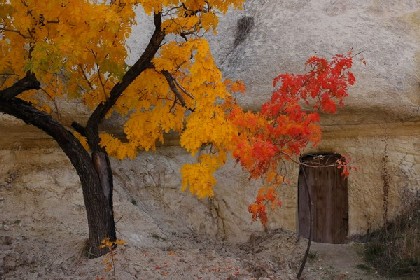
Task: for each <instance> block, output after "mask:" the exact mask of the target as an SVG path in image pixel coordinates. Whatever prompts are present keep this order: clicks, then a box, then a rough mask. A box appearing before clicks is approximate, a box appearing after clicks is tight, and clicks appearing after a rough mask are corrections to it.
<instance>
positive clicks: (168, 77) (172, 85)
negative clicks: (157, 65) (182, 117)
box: [161, 70, 195, 112]
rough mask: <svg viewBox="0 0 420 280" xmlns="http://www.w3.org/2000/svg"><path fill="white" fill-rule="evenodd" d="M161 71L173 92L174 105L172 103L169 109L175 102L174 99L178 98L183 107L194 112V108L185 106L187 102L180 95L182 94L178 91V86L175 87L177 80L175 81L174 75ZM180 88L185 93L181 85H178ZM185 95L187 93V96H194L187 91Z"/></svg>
mask: <svg viewBox="0 0 420 280" xmlns="http://www.w3.org/2000/svg"><path fill="white" fill-rule="evenodd" d="M161 73H162V75H163V76H165V78H166V81H167V82H168V84H169V87H170V88H171V90H172V92H173V93H174V94H175V101H174V105H172V107H171V110H172V108H173V107H174V106H175V102H176V100H177V99H178V100H179V102H180V103H181V106H182V107H184V108H186V109H188V110H190V111H191V112H194V111H195V110H194V109H193V108H190V107H188V106H187V104H186V103H185V99H184V97H183V96H182V94H181V93H180V92H179V90H178V87H177V82H176V80H175V79H174V77H172V75H171V74H170V73H169V72H168V71H166V70H164V71H162V72H161ZM180 89H181V90H182V91H183V92H184V93H186V91H185V90H184V89H183V88H181V87H180ZM187 95H188V96H189V97H191V98H194V97H193V96H192V95H190V94H189V93H188V94H187Z"/></svg>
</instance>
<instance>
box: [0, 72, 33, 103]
mask: <svg viewBox="0 0 420 280" xmlns="http://www.w3.org/2000/svg"><path fill="white" fill-rule="evenodd" d="M40 88H41V84H40V83H39V81H38V80H37V79H36V77H35V74H34V73H31V72H29V71H28V72H26V76H25V77H24V78H22V79H20V80H19V81H17V82H16V83H14V84H13V85H12V86H10V87H8V88H6V89H4V90H1V91H0V99H11V98H13V97H16V96H18V95H19V94H21V93H22V92H24V91H27V90H31V89H40Z"/></svg>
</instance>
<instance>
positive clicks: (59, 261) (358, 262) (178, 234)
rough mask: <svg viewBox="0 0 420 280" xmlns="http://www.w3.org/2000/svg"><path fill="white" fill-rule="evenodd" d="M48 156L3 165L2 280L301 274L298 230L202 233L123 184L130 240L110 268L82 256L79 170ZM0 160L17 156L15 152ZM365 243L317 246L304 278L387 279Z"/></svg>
mask: <svg viewBox="0 0 420 280" xmlns="http://www.w3.org/2000/svg"><path fill="white" fill-rule="evenodd" d="M25 156H26V155H25ZM41 157H42V156H41ZM44 157H45V158H41V159H39V160H40V162H42V163H43V165H42V166H40V165H38V164H37V165H31V164H28V163H25V162H24V163H22V164H21V165H19V164H15V165H14V166H12V165H11V166H9V165H7V166H6V165H4V164H2V165H1V166H0V279H1V280H3V279H19V280H21V279H22V280H23V279H123V280H124V279H144V280H148V279H174V280H177V279H179V280H181V279H230V280H239V279H296V274H297V271H298V269H299V266H300V262H301V259H302V256H303V253H304V251H305V248H306V240H303V239H301V240H298V239H297V237H296V235H295V233H293V232H287V231H283V230H272V231H270V232H267V233H264V232H259V233H255V234H253V235H251V237H250V239H249V240H248V241H247V242H244V243H239V244H238V243H236V244H235V243H229V242H224V241H222V240H217V239H214V238H210V237H209V236H203V235H197V234H196V233H195V232H194V231H193V230H191V229H189V228H188V227H185V226H183V225H184V224H183V223H182V221H183V217H182V216H181V215H179V217H178V216H176V215H177V213H165V212H160V213H159V212H158V211H156V209H155V210H150V209H154V208H153V207H145V205H142V204H141V202H139V203H133V201H131V200H130V199H129V197H130V196H129V195H128V194H127V191H126V190H124V189H123V188H122V187H121V186H116V189H115V194H114V210H115V216H116V219H117V220H118V221H117V229H118V236H119V238H120V239H123V240H124V241H125V242H126V243H127V244H126V245H125V246H120V247H118V248H117V249H116V251H115V252H116V259H115V265H114V269H112V270H111V271H109V272H107V271H105V265H104V263H103V260H104V258H103V257H102V258H98V259H94V260H89V259H87V258H86V257H84V256H83V246H84V243H85V240H86V237H87V222H86V217H85V215H86V214H85V210H84V206H83V199H82V195H81V190H80V186H79V181H78V178H77V175H76V174H75V172H74V171H72V170H71V168H68V166H67V167H65V168H63V166H65V164H66V163H65V162H62V161H61V160H57V159H56V157H55V156H54V155H51V156H48V155H47V154H45V155H44ZM1 159H2V162H3V163H5V162H7V161H9V162H11V160H14V161H15V162H17V161H16V159H14V158H9V154H8V153H4V154H2V158H1ZM63 164H64V165H63ZM67 165H68V163H67ZM148 209H149V210H148ZM165 215H172V216H171V217H170V218H171V219H169V217H168V216H165ZM174 215H175V219H174ZM168 220H171V221H173V220H178V221H179V224H174V223H168V222H167V221H168ZM250 222H251V221H250ZM361 246H362V245H359V244H355V243H351V244H344V245H329V244H314V246H313V248H312V250H311V253H310V258H309V262H308V265H307V266H306V268H305V272H304V274H303V279H337V280H338V279H340V280H341V279H384V278H382V277H379V276H377V274H376V273H375V271H374V270H372V269H370V268H369V267H368V266H367V265H365V264H363V261H362V258H361V257H360V256H359V255H358V254H357V251H358V250H360V249H361ZM358 267H359V268H358Z"/></svg>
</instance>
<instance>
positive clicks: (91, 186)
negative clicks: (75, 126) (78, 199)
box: [0, 96, 116, 258]
mask: <svg viewBox="0 0 420 280" xmlns="http://www.w3.org/2000/svg"><path fill="white" fill-rule="evenodd" d="M0 112H3V113H6V114H9V115H12V116H14V117H16V118H19V119H21V120H23V121H25V122H26V123H28V124H31V125H34V126H36V127H38V128H39V129H41V130H43V131H44V132H45V133H47V134H48V135H50V136H51V137H53V138H54V140H55V141H56V142H57V143H58V145H59V146H60V148H61V149H62V150H63V152H64V153H65V154H66V155H67V157H68V158H69V159H70V162H71V163H72V165H73V166H74V168H75V169H76V171H77V174H78V175H79V177H80V182H81V184H82V191H83V199H84V203H85V207H86V214H87V220H88V225H89V240H88V244H87V246H88V247H87V251H88V256H89V258H96V257H99V256H101V255H103V254H105V253H106V252H107V249H106V248H105V249H100V248H99V245H100V244H101V241H102V240H103V239H105V238H109V239H110V240H111V241H115V239H116V233H115V222H114V215H113V210H112V171H111V167H110V163H109V158H108V155H107V154H106V153H105V152H104V151H102V150H98V151H94V152H93V153H92V155H89V153H88V152H87V151H86V150H85V149H84V148H83V146H82V145H81V144H80V142H79V140H77V138H76V137H74V135H73V134H72V133H71V132H70V131H68V130H67V129H66V128H65V127H64V126H63V125H62V124H60V123H59V122H57V121H56V120H54V119H53V118H52V117H51V116H50V115H48V114H45V113H43V112H41V111H38V110H37V109H35V108H34V107H33V106H32V105H31V104H29V103H27V102H24V101H22V100H19V99H17V98H11V99H8V100H5V99H2V98H1V96H0Z"/></svg>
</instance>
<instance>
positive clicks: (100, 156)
mask: <svg viewBox="0 0 420 280" xmlns="http://www.w3.org/2000/svg"><path fill="white" fill-rule="evenodd" d="M92 163H93V166H94V169H95V171H96V175H97V176H98V177H99V182H100V188H101V190H100V192H101V193H100V194H95V193H93V192H90V191H89V187H88V188H86V187H84V186H83V184H82V188H83V198H84V200H85V207H86V212H87V217H88V224H89V244H88V246H89V247H88V256H89V258H95V257H98V256H101V255H103V254H104V253H106V252H107V249H106V248H105V249H100V248H99V244H100V243H101V241H102V240H104V239H105V238H109V239H110V241H115V240H116V238H117V236H116V232H115V221H114V211H113V207H112V192H113V182H112V170H111V164H110V161H109V157H108V154H107V153H106V152H105V151H94V152H93V153H92Z"/></svg>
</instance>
